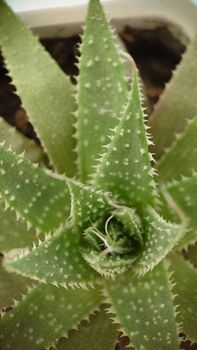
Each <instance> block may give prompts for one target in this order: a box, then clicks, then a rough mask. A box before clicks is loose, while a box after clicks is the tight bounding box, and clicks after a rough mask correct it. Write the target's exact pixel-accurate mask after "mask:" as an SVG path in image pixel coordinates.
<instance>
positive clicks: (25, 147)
mask: <svg viewBox="0 0 197 350" xmlns="http://www.w3.org/2000/svg"><path fill="white" fill-rule="evenodd" d="M0 142H5V146H6V147H9V146H11V147H12V149H13V151H14V152H16V153H18V154H20V153H22V152H25V154H24V156H25V157H26V158H27V159H29V160H31V161H32V162H34V163H36V162H41V161H42V160H43V152H42V149H41V147H40V146H38V145H37V144H36V143H35V142H34V140H30V139H28V138H27V137H25V136H24V135H22V134H21V133H20V132H19V131H18V130H17V129H16V128H14V127H13V126H11V125H9V124H8V123H6V121H5V120H4V119H3V118H0Z"/></svg>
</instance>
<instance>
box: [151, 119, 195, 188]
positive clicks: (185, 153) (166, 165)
mask: <svg viewBox="0 0 197 350" xmlns="http://www.w3.org/2000/svg"><path fill="white" fill-rule="evenodd" d="M196 136H197V117H196V118H194V119H192V120H190V121H189V122H188V125H187V127H186V128H185V130H184V131H183V133H182V134H180V135H178V137H177V140H176V141H175V142H174V143H173V145H172V147H171V148H170V149H169V150H167V151H166V152H165V153H164V155H163V156H162V157H161V159H160V161H159V163H158V165H157V171H158V174H159V181H163V182H166V181H169V180H172V179H177V180H180V178H181V175H184V176H191V175H192V172H193V171H197V161H196V160H197V146H196Z"/></svg>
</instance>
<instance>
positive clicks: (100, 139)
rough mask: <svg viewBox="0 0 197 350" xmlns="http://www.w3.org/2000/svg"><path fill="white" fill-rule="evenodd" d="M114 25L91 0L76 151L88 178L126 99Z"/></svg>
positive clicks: (82, 62)
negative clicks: (112, 27) (111, 26)
mask: <svg viewBox="0 0 197 350" xmlns="http://www.w3.org/2000/svg"><path fill="white" fill-rule="evenodd" d="M118 51H119V49H118V47H116V43H115V40H114V36H113V34H112V31H111V28H109V24H108V23H107V20H106V18H105V14H104V12H103V9H102V7H101V5H100V3H99V1H98V0H90V2H89V8H88V14H87V19H86V25H85V31H84V35H83V43H82V46H81V58H80V62H79V70H80V73H79V80H78V82H79V84H78V92H77V101H78V111H77V124H76V129H77V134H76V137H77V141H78V145H77V153H78V166H79V173H80V177H81V179H82V181H83V182H85V181H87V179H88V177H89V175H90V174H92V173H93V171H94V169H93V165H95V161H96V159H97V158H98V156H99V154H100V153H101V152H102V149H103V148H102V147H103V145H105V144H106V143H108V136H109V135H110V129H111V128H114V127H115V126H116V125H117V123H118V117H119V116H120V113H121V112H122V110H123V107H124V105H125V103H126V102H127V81H126V78H125V77H124V68H123V63H122V61H121V58H120V55H119V52H118Z"/></svg>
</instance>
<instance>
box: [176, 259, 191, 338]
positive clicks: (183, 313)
mask: <svg viewBox="0 0 197 350" xmlns="http://www.w3.org/2000/svg"><path fill="white" fill-rule="evenodd" d="M171 261H172V263H173V264H172V265H171V270H172V271H173V274H172V278H173V280H174V282H175V285H174V288H173V292H174V293H175V294H176V299H175V301H176V304H177V305H178V309H177V310H178V313H177V318H178V321H179V322H180V323H181V328H182V330H183V332H184V333H185V334H186V337H187V338H189V339H190V340H191V341H193V342H197V323H196V311H197V269H195V268H194V267H193V266H192V265H191V264H190V263H189V262H187V261H185V260H183V259H182V258H181V257H180V256H178V255H174V256H173V257H172V258H171Z"/></svg>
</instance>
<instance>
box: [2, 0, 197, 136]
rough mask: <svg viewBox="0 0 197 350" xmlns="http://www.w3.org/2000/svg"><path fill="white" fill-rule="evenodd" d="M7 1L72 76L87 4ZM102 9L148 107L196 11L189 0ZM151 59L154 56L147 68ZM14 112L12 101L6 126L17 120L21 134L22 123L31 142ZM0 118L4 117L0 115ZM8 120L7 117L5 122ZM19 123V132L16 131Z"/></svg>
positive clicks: (122, 3)
mask: <svg viewBox="0 0 197 350" xmlns="http://www.w3.org/2000/svg"><path fill="white" fill-rule="evenodd" d="M7 1H8V3H9V4H10V5H11V7H12V8H13V9H14V10H15V11H16V12H17V13H18V14H19V15H20V17H21V18H22V20H23V21H24V22H25V24H26V25H27V26H29V27H30V28H32V30H33V31H34V32H35V33H36V34H37V35H39V37H40V38H41V39H42V43H43V44H44V45H45V47H46V48H47V50H48V51H49V52H50V53H51V54H52V55H53V57H54V58H55V59H57V61H58V63H59V64H60V65H61V66H62V68H63V69H64V70H65V72H66V73H68V74H69V75H71V76H73V75H75V74H76V73H77V70H76V67H74V63H75V62H76V61H74V54H75V53H76V52H74V51H76V43H78V41H79V37H77V36H76V35H78V34H79V33H80V32H81V28H82V24H83V23H84V19H85V15H86V10H87V0H57V1H53V0H45V1H39V0H34V1H25V0H7ZM103 4H104V7H105V10H106V12H107V13H108V16H109V18H111V20H112V23H113V25H115V27H116V29H117V31H118V32H119V33H121V38H122V39H123V41H124V43H125V45H126V46H127V49H128V51H129V52H130V53H131V54H132V55H133V57H134V59H135V60H136V62H137V64H138V67H139V69H140V72H141V75H142V78H143V80H144V83H145V88H146V94H147V96H148V98H149V101H150V106H152V105H153V104H154V103H155V102H156V101H157V100H158V97H159V96H160V94H161V93H162V91H163V88H164V85H165V83H166V82H167V81H168V80H169V79H170V77H171V71H172V70H173V69H174V68H175V66H176V64H177V63H178V62H179V61H180V58H181V55H182V53H183V52H184V49H185V46H186V45H187V43H188V41H189V40H190V39H192V37H193V36H194V35H195V33H196V32H197V20H196V19H197V5H195V4H194V2H192V0H182V1H181V5H180V0H173V1H172V0H160V1H158V0H149V1H147V0H104V1H103ZM53 38H55V39H53ZM57 38H59V40H60V45H62V46H63V49H62V50H63V51H64V53H65V52H67V51H69V50H70V53H69V54H68V56H69V60H70V61H71V63H69V69H67V66H66V65H67V63H66V64H64V62H63V63H62V61H64V57H63V59H62V57H60V59H59V57H58V55H59V53H57V52H56V51H57V50H56V49H55V50H54V41H55V40H56V41H57V40H58V39H57ZM61 38H71V41H69V43H68V42H66V43H65V46H64V43H63V44H62V42H61ZM73 38H74V39H73ZM67 40H70V39H67ZM133 41H134V44H135V42H136V43H137V45H136V47H135V48H134V49H133V46H132V45H133ZM158 43H159V44H158ZM68 46H69V48H68ZM134 46H135V45H134ZM144 48H145V49H146V50H145V49H144ZM148 48H149V49H148ZM147 49H148V51H147ZM58 50H59V49H58ZM59 51H61V50H59ZM59 51H58V52H59ZM153 51H154V54H153V55H152V52H153ZM64 53H63V56H64ZM151 55H152V56H154V55H155V56H154V57H153V60H152V58H151V62H150V60H149V57H150V56H151ZM169 57H170V59H169ZM162 60H163V61H162ZM168 61H169V64H168ZM158 62H159V68H158ZM166 62H167V67H166V66H165V65H166ZM163 65H164V66H165V67H164V69H163ZM152 72H153V73H152ZM129 74H130V72H129ZM155 82H156V83H155ZM12 98H13V97H12ZM15 98H16V97H15ZM9 106H10V104H9ZM9 106H8V109H9V108H10V107H9ZM19 106H20V103H19V102H17V101H16V104H15V106H14V108H12V111H11V112H10V111H8V112H7V115H8V120H10V121H11V122H12V123H14V124H15V120H16V119H17V122H16V124H17V126H18V128H19V129H21V130H22V131H24V123H23V120H25V134H27V135H28V136H30V137H34V136H35V135H34V134H33V132H32V130H31V127H30V126H29V124H28V123H27V122H26V120H27V119H26V116H25V114H24V111H23V110H22V109H21V108H19ZM0 114H2V115H5V114H6V113H3V112H2V111H0ZM10 114H12V117H11V118H10V116H9V115H10ZM13 115H14V116H13ZM21 119H22V127H21V126H20V125H19V122H20V121H21ZM18 120H19V122H18ZM26 127H27V129H26Z"/></svg>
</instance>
